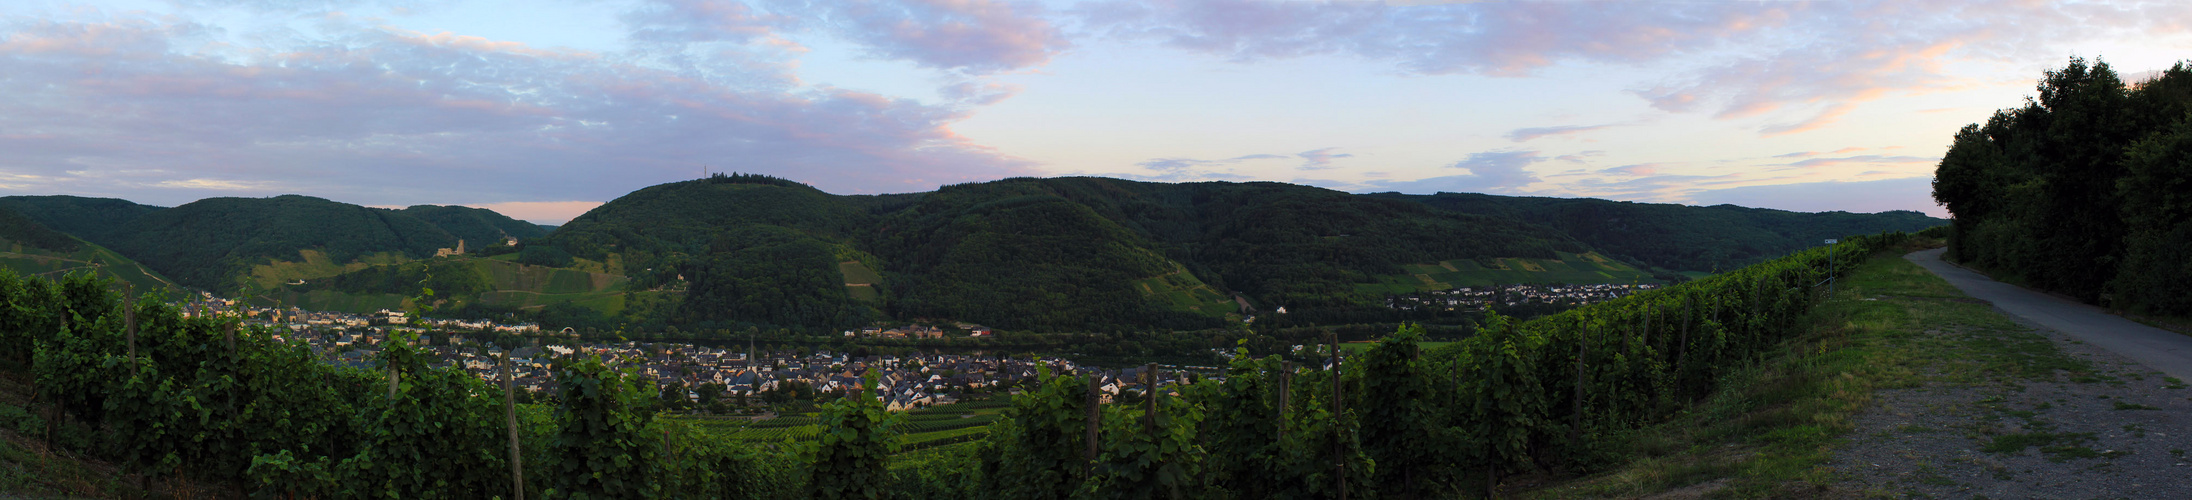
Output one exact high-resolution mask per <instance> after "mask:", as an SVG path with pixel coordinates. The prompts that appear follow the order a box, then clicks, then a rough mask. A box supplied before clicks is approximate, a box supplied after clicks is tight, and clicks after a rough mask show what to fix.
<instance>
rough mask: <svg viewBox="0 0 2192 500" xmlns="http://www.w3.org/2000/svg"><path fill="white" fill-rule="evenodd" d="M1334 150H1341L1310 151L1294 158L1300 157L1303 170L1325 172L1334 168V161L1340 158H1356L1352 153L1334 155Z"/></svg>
mask: <svg viewBox="0 0 2192 500" xmlns="http://www.w3.org/2000/svg"><path fill="white" fill-rule="evenodd" d="M1334 149H1339V148H1320V149H1313V150H1309V151H1303V152H1300V153H1295V154H1294V156H1297V157H1300V158H1301V159H1302V160H1303V161H1302V165H1301V169H1302V170H1324V169H1328V168H1332V167H1333V165H1332V160H1337V159H1340V158H1353V157H1354V156H1355V155H1354V154H1352V153H1333V152H1332V150H1334Z"/></svg>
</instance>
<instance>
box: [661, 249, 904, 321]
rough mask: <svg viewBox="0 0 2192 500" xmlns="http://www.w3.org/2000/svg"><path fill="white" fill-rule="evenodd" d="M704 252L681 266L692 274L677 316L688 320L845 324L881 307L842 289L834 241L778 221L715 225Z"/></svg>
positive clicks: (869, 315) (873, 315)
mask: <svg viewBox="0 0 2192 500" xmlns="http://www.w3.org/2000/svg"><path fill="white" fill-rule="evenodd" d="M709 249H710V251H709V252H708V253H707V254H706V256H705V257H699V258H694V259H692V260H688V261H686V262H684V263H683V264H682V265H680V266H679V272H681V273H683V274H684V275H685V277H686V278H687V279H689V280H690V281H691V283H692V284H691V286H690V287H689V288H688V289H687V292H686V298H685V301H684V302H683V303H682V304H680V305H679V306H678V313H677V314H678V316H679V318H680V319H682V320H683V321H684V322H686V323H690V324H704V325H705V324H725V325H731V324H760V325H805V326H814V327H822V328H847V327H856V326H860V325H865V324H867V323H869V322H872V321H874V320H875V319H877V318H878V317H879V316H880V313H879V312H877V311H875V310H874V309H872V308H869V307H866V306H864V305H861V304H858V303H855V302H854V301H853V298H852V297H851V296H850V295H848V294H847V293H846V291H845V286H844V285H845V279H844V275H843V273H841V272H839V270H838V261H837V259H836V258H834V255H835V253H836V251H835V248H833V246H832V245H830V244H828V243H823V242H821V241H819V240H816V239H814V238H811V237H808V236H806V235H805V234H802V233H799V232H797V231H793V230H790V229H785V228H782V227H776V226H748V227H743V228H737V229H733V230H728V231H724V232H722V233H719V234H718V236H717V237H716V240H715V242H714V243H712V244H711V245H710V247H709Z"/></svg>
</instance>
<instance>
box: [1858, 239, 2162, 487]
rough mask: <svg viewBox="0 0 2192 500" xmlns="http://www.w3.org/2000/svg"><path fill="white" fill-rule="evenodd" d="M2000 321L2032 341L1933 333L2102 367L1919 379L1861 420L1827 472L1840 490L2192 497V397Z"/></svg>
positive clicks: (2101, 352)
mask: <svg viewBox="0 0 2192 500" xmlns="http://www.w3.org/2000/svg"><path fill="white" fill-rule="evenodd" d="M1913 260H1917V259H1913ZM1997 311H2001V310H2000V309H1997ZM2001 312H2004V313H2005V315H2006V316H2009V317H2010V318H2012V319H2014V320H2016V321H2017V323H2018V324H2019V325H2022V326H2023V327H2024V328H2027V329H2029V333H2024V332H2002V331H1992V330H1985V329H1978V328H1970V329H1962V330H1957V331H1929V332H1925V334H1926V335H1932V336H1938V337H1939V338H1942V339H1951V340H1954V341H1955V342H1958V343H1967V342H1983V341H1986V340H1988V339H1991V338H1999V337H2004V336H2025V335H2033V334H2037V335H2039V336H2043V337H2045V338H2047V339H2048V340H2049V341H2051V342H2052V343H2053V344H2054V345H2055V347H2057V348H2058V349H2060V350H2061V352H2062V353H2063V354H2065V355H2067V356H2069V357H2070V358H2071V359H2074V360H2078V361H2083V362H2085V363H2087V364H2090V365H2091V367H2092V369H2091V370H2090V371H2088V372H2085V373H2083V374H2074V373H2068V372H2058V373H2056V374H2055V375H2054V376H2021V375H2017V374H2006V373H2005V374H2001V375H1990V376H1982V377H1976V378H1974V377H1971V376H1970V374H1968V373H1954V374H1951V373H1931V374H1921V380H1923V382H1922V383H1921V384H1920V385H1919V386H1918V387H1915V388H1910V389H1892V390H1882V391H1879V392H1878V393H1877V394H1875V401H1874V405H1873V406H1872V408H1870V409H1868V410H1866V411H1865V412H1864V413H1863V414H1862V415H1860V416H1858V418H1857V419H1856V421H1855V422H1854V424H1855V430H1853V431H1851V432H1850V434H1849V436H1850V441H1851V442H1850V444H1849V445H1848V446H1846V447H1844V448H1842V449H1840V450H1838V451H1837V452H1836V453H1835V457H1834V458H1833V459H1832V460H1831V461H1830V462H1829V463H1828V467H1829V468H1830V469H1831V470H1833V471H1834V472H1835V473H1837V474H1838V476H1839V477H1841V478H1844V480H1843V481H1842V482H1841V483H1840V484H1838V485H1836V487H1835V488H1833V489H1834V490H1839V491H1842V492H1845V493H1856V494H1858V495H1861V496H1880V497H1897V498H1992V499H2008V498H2020V499H2021V498H2079V499H2083V498H2133V499H2150V498H2151V499H2185V498H2192V388H2187V386H2186V384H2185V383H2184V382H2182V381H2179V380H2177V379H2173V378H2170V377H2169V376H2168V375H2165V374H2164V373H2162V372H2160V371H2157V370H2155V369H2153V368H2150V367H2148V366H2147V365H2144V364H2141V363H2140V362H2138V361H2135V360H2133V359H2131V358H2129V357H2126V356H2123V355H2120V354H2117V353H2115V352H2111V351H2110V350H2108V349H2104V348H2101V347H2099V346H2097V345H2096V344H2095V343H2089V342H2087V341H2083V340H2079V338H2078V337H2074V336H2070V335H2065V334H2064V333H2063V332H2060V331H2056V330H2054V329H2050V328H2048V327H2047V326H2046V325H2044V324H2042V323H2040V322H2035V321H2032V320H2029V319H2025V318H2022V317H2018V316H2016V315H2014V314H2006V313H2008V311H2001ZM2025 338H2030V337H2025Z"/></svg>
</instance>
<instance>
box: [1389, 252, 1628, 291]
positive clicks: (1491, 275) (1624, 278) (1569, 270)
mask: <svg viewBox="0 0 2192 500" xmlns="http://www.w3.org/2000/svg"><path fill="white" fill-rule="evenodd" d="M1555 255H1556V256H1557V258H1553V259H1525V258H1499V259H1482V260H1479V259H1459V260H1446V261H1439V262H1429V263H1421V264H1408V265H1404V266H1401V269H1402V274H1399V275H1384V276H1377V277H1376V279H1377V282H1376V283H1365V284H1360V285H1357V286H1356V290H1357V291H1358V292H1363V293H1372V294H1386V293H1414V292H1427V291H1432V290H1445V289H1449V288H1458V287H1471V286H1491V285H1495V284H1545V285H1550V284H1562V283H1567V284H1595V283H1617V284H1635V283H1659V282H1660V280H1659V279H1657V278H1653V277H1652V273H1651V272H1650V271H1646V270H1643V269H1639V268H1637V267H1636V266H1631V265H1629V264H1626V263H1623V262H1621V261H1617V260H1613V259H1609V258H1606V256H1604V255H1599V254H1598V253H1597V252H1586V253H1581V254H1575V253H1568V252H1555Z"/></svg>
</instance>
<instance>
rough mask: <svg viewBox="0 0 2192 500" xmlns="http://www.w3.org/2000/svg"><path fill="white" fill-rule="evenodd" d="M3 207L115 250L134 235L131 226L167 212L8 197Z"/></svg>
mask: <svg viewBox="0 0 2192 500" xmlns="http://www.w3.org/2000/svg"><path fill="white" fill-rule="evenodd" d="M0 207H5V208H7V209H9V210H13V211H15V212H16V213H20V214H23V215H24V216H26V217H30V218H31V219H32V220H36V221H38V223H39V224H44V225H45V226H46V227H47V228H51V229H53V230H55V231H60V232H63V233H67V234H69V235H72V236H75V237H78V238H83V239H85V240H89V241H91V242H92V243H97V244H100V245H103V246H108V247H112V246H114V244H115V243H116V242H118V241H120V240H123V239H126V238H128V237H129V235H130V234H131V233H132V230H131V226H130V223H131V222H135V221H136V220H137V218H138V217H143V216H145V214H150V213H153V212H158V211H160V210H164V208H161V207H155V206H151V205H140V204H137V203H136V202H132V201H129V200H118V199H114V198H85V197H82V196H9V197H4V198H0Z"/></svg>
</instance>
